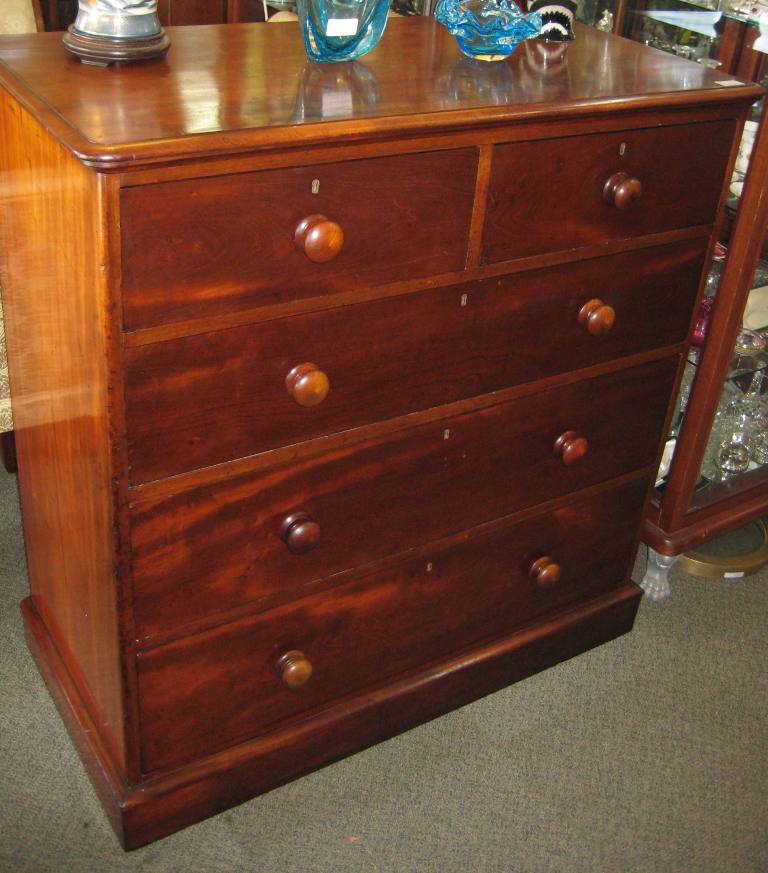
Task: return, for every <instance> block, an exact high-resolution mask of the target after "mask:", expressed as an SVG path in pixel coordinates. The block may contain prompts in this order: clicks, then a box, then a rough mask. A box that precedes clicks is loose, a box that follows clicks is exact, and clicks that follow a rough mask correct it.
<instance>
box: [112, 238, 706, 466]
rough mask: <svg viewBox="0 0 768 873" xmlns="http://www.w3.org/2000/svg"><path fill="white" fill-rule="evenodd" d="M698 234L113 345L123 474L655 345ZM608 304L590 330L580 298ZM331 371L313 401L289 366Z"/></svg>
mask: <svg viewBox="0 0 768 873" xmlns="http://www.w3.org/2000/svg"><path fill="white" fill-rule="evenodd" d="M704 250H705V242H703V241H701V240H696V241H693V242H686V243H682V244H677V245H671V246H660V247H657V248H653V249H649V250H645V251H640V252H629V253H624V254H621V255H616V256H613V257H608V258H596V259H593V260H590V261H584V262H582V263H579V264H574V265H563V266H561V267H555V268H550V269H547V270H536V271H533V272H530V273H525V274H519V275H516V276H511V277H505V278H503V279H492V280H486V281H484V282H476V283H473V284H466V285H459V286H455V287H451V288H439V289H436V290H432V291H424V292H420V293H418V294H409V295H407V296H405V297H397V298H393V299H387V300H382V301H377V302H374V303H366V304H360V305H357V306H347V307H343V308H341V309H336V310H332V311H329V312H321V313H316V314H313V315H305V316H299V317H296V318H290V319H283V320H280V321H277V322H272V323H269V324H264V325H256V326H252V325H250V326H246V327H238V328H233V329H231V330H226V331H219V332H216V333H209V334H202V335H199V336H193V337H185V338H183V339H179V340H174V341H171V342H166V343H159V344H157V345H151V346H143V347H137V348H133V349H129V350H128V351H127V353H126V402H127V427H128V444H129V456H130V464H131V478H132V480H133V481H134V482H137V483H138V482H147V481H151V480H153V479H161V478H164V477H165V476H170V475H173V474H176V473H181V472H184V471H187V470H191V469H194V468H198V467H204V466H208V465H212V464H216V463H220V462H222V461H226V460H230V459H232V458H237V457H243V456H246V455H250V454H255V453H257V452H262V451H264V450H267V449H271V448H274V447H276V446H280V445H285V444H291V443H296V442H300V441H302V440H306V439H310V438H312V437H316V436H320V435H322V434H327V433H333V432H338V431H342V430H346V429H348V428H351V427H356V426H359V425H364V424H368V423H370V422H373V421H377V420H381V419H386V418H391V417H393V416H397V415H402V414H404V413H408V412H414V411H418V410H421V409H427V408H429V407H432V406H437V405H439V404H444V403H449V402H451V401H455V400H460V399H462V398H465V397H470V396H472V395H476V394H483V393H486V392H489V391H496V390H498V389H500V388H505V387H507V386H510V385H515V384H518V383H521V382H528V381H532V380H535V379H538V378H541V377H543V376H551V375H553V374H555V373H559V372H563V371H567V370H574V369H578V368H579V367H585V366H589V365H590V364H594V363H597V362H600V361H605V360H609V359H611V358H615V357H619V356H620V355H626V354H634V353H637V352H642V351H644V350H646V349H650V348H653V347H654V346H663V345H667V344H671V343H676V342H680V341H682V340H683V339H685V334H686V331H687V329H688V325H689V322H690V315H691V311H692V306H693V300H694V297H695V294H696V289H697V286H698V279H699V274H700V271H701V266H702V263H703V258H704ZM596 295H599V296H600V298H601V299H602V300H603V302H604V304H606V305H608V306H611V307H612V308H613V309H614V310H615V312H616V321H615V323H614V325H613V327H612V328H611V330H610V331H609V332H608V333H605V334H601V335H593V334H591V333H590V332H589V331H588V330H587V328H586V326H582V325H581V324H580V321H579V312H580V309H581V307H582V306H584V304H585V303H586V302H587V301H588V300H590V298H594V297H595V296H596ZM305 362H310V363H313V364H315V365H316V366H317V367H318V368H319V369H320V370H322V371H323V372H324V373H325V374H326V375H327V377H328V379H329V380H330V386H331V387H330V391H329V393H328V395H327V396H326V397H325V399H324V400H323V401H322V402H321V403H319V404H318V405H316V406H310V407H307V406H301V405H300V404H299V403H297V402H296V400H295V399H294V398H293V397H292V396H291V395H290V394H289V392H288V391H287V390H286V376H287V374H289V373H290V372H291V370H292V369H293V368H294V367H295V366H296V365H297V364H302V363H305Z"/></svg>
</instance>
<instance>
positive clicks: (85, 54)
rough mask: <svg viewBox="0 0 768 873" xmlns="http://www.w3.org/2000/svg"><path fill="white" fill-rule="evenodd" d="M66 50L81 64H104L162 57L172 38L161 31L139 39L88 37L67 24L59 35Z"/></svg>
mask: <svg viewBox="0 0 768 873" xmlns="http://www.w3.org/2000/svg"><path fill="white" fill-rule="evenodd" d="M62 42H63V43H64V46H65V47H66V49H67V51H69V52H71V53H72V54H73V55H77V57H79V58H80V60H81V61H82V62H83V63H84V64H96V65H98V66H104V67H105V66H107V65H108V64H121V63H127V62H130V61H146V60H150V59H151V58H161V57H162V56H163V55H164V54H165V53H166V52H167V51H168V49H169V48H170V45H171V41H170V39H168V37H167V36H166V34H165V31H164V30H162V28H161V30H160V33H158V34H156V35H154V36H148V37H141V38H131V39H126V38H124V37H123V38H121V37H110V36H91V35H90V34H87V33H81V32H80V31H79V30H75V27H74V25H70V27H69V29H68V30H67V32H66V33H65V34H64V36H63V37H62Z"/></svg>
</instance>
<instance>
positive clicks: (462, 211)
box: [0, 19, 760, 848]
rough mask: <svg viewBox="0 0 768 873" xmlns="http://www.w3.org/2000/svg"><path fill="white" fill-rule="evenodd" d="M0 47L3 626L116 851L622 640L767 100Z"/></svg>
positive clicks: (228, 49)
mask: <svg viewBox="0 0 768 873" xmlns="http://www.w3.org/2000/svg"><path fill="white" fill-rule="evenodd" d="M170 36H171V39H172V48H171V51H170V53H169V55H168V57H167V58H166V59H165V60H164V61H161V62H157V63H150V64H145V65H135V66H131V67H124V68H110V69H97V68H92V67H86V66H81V65H79V64H78V63H77V62H76V61H75V60H73V59H72V58H70V57H69V56H67V55H66V52H65V51H64V50H63V48H62V46H61V45H60V41H59V37H58V35H56V34H43V35H38V36H32V37H16V38H6V39H3V40H0V61H1V63H2V65H1V66H0V80H1V81H2V84H3V86H4V91H3V92H2V104H1V111H2V125H1V127H0V161H1V162H2V164H1V166H2V183H1V184H2V224H3V237H2V281H3V293H4V302H5V307H6V321H7V329H8V344H9V357H10V366H11V379H12V393H13V397H14V416H15V419H16V423H17V442H18V458H19V467H20V474H19V482H20V490H21V498H22V512H23V517H24V529H25V536H26V543H27V550H28V561H29V575H30V588H31V597H30V598H29V599H28V600H26V601H25V603H24V604H23V612H24V616H25V620H26V623H27V629H28V637H29V641H30V647H31V649H32V652H33V654H34V655H35V657H36V658H37V661H38V663H39V666H40V669H41V671H42V673H43V675H44V676H45V678H46V681H47V682H48V684H49V687H50V689H51V691H52V693H53V694H54V696H55V698H56V699H57V701H58V703H59V706H60V709H61V711H62V714H63V716H64V718H65V720H66V721H67V724H68V726H69V729H70V732H71V733H72V736H73V739H74V740H75V742H76V743H77V745H78V747H79V748H80V751H81V753H82V755H83V758H84V760H85V762H86V764H87V767H88V770H89V773H90V775H91V778H92V780H93V782H94V785H95V787H96V789H97V791H98V793H99V795H100V797H101V799H102V801H103V803H104V806H105V808H106V810H107V813H108V814H109V816H110V819H111V821H112V823H113V824H114V826H115V828H116V830H117V832H118V834H119V836H120V837H121V839H122V841H123V844H124V845H125V846H126V847H128V848H131V847H135V846H137V845H141V844H142V843H145V842H148V841H150V840H152V839H156V838H157V837H159V836H162V835H164V834H167V833H170V832H172V831H173V830H176V829H178V828H180V827H183V826H184V825H186V824H189V823H191V822H194V821H196V820H199V819H201V818H203V817H205V816H207V815H211V814H213V813H214V812H217V811H219V810H221V809H224V808H226V807H227V806H230V805H232V804H235V803H239V802H241V801H243V800H245V799H247V798H249V797H252V796H254V795H256V794H258V793H260V792H262V791H265V790H268V789H269V788H272V787H274V786H276V785H279V784H281V783H283V782H286V781H288V780H290V779H292V778H294V777H296V776H298V775H301V774H302V773H306V772H308V771H309V770H311V769H313V768H317V767H319V766H322V765H324V764H327V763H329V762H331V761H333V760H336V759H338V758H340V757H342V756H344V755H347V754H350V753H351V752H353V751H355V750H358V749H360V748H363V747H365V746H367V745H370V744H372V743H375V742H378V741H380V740H382V739H384V738H386V737H389V736H392V735H393V734H395V733H397V732H399V731H402V730H405V729H407V728H408V727H410V726H413V725H415V724H418V723H420V722H422V721H424V720H426V719H428V718H431V717H433V716H436V715H439V714H440V713H443V712H445V711H447V710H449V709H451V708H453V707H456V706H459V705H461V704H464V703H467V702H468V701H471V700H473V699H476V698H477V697H479V696H481V695H484V694H487V693H489V692H491V691H493V690H495V689H497V688H499V687H501V686H503V685H505V684H508V683H510V682H514V681H516V680H518V679H521V678H524V677H525V676H528V675H530V674H531V673H533V672H535V671H537V670H541V669H544V668H546V667H548V666H551V665H553V664H555V663H557V662H558V661H560V660H562V659H564V658H568V657H571V656H573V655H575V654H578V653H580V652H583V651H585V650H587V649H589V648H590V647H592V646H595V645H597V644H599V643H601V642H604V641H606V640H609V639H611V638H613V637H615V636H616V635H618V634H621V633H623V632H625V631H627V630H629V629H630V628H631V626H632V622H633V619H634V615H635V612H636V609H637V606H638V601H639V596H640V591H639V589H638V588H637V587H636V586H635V585H634V584H633V583H632V582H631V581H629V573H630V570H631V567H632V563H633V558H634V554H635V550H636V546H637V538H638V532H639V526H640V521H641V517H642V513H643V510H644V505H645V502H646V500H647V498H648V493H649V488H650V487H651V485H652V482H653V478H654V471H655V469H656V466H657V463H658V458H659V454H660V450H661V446H662V443H663V438H664V434H665V430H666V427H667V422H668V417H669V414H670V398H671V397H672V394H673V390H674V388H675V385H676V382H677V380H678V378H679V376H680V372H681V369H680V368H681V360H682V357H683V355H684V353H685V350H686V342H687V336H688V333H689V330H690V325H691V320H692V316H693V313H694V310H695V303H696V299H697V293H698V287H699V283H700V277H701V274H702V268H703V265H704V263H705V260H706V257H707V254H708V251H709V248H710V246H711V244H712V238H713V227H714V224H715V222H716V218H717V214H718V206H719V204H720V202H721V199H722V196H723V192H724V188H725V183H726V180H727V178H728V176H729V172H730V167H731V164H732V161H733V159H734V144H735V143H738V134H739V129H740V125H741V123H742V121H743V118H744V115H745V113H746V111H747V109H748V107H749V104H750V102H751V101H752V100H754V99H755V98H756V97H757V96H759V93H760V91H759V89H758V88H757V87H756V86H752V85H745V84H743V83H735V84H733V83H732V84H731V87H725V86H723V85H722V83H721V81H720V80H721V79H722V78H723V77H722V76H720V77H718V75H717V74H716V73H713V72H712V71H710V70H706V69H704V68H703V67H699V66H697V65H696V64H691V63H688V62H684V61H680V60H678V59H676V58H671V57H666V56H662V55H661V54H660V53H658V52H653V51H648V50H646V49H644V48H643V47H641V46H638V45H636V44H634V43H629V42H626V41H624V40H620V39H616V38H613V37H611V36H607V35H605V34H602V33H598V32H596V31H590V30H587V29H581V30H580V31H579V33H578V39H577V41H576V42H575V43H573V44H572V45H569V46H548V45H546V44H540V43H530V44H528V45H525V46H523V47H521V49H519V50H518V52H516V53H515V55H513V57H512V59H511V60H510V61H509V62H508V63H506V62H505V63H501V64H491V65H488V66H487V68H484V67H483V66H482V65H478V64H468V63H467V62H466V61H465V60H463V59H462V58H461V56H460V55H459V53H458V50H457V48H456V46H455V44H454V42H453V40H452V38H451V37H450V36H449V35H448V34H447V33H446V32H445V31H444V30H442V29H441V28H440V27H439V26H438V25H436V24H434V23H433V22H431V21H429V20H426V19H412V20H397V21H393V22H392V23H391V24H390V27H389V29H388V30H387V33H386V34H385V36H384V38H383V40H382V43H381V44H380V46H379V47H378V48H377V49H376V50H375V51H374V52H372V53H371V54H370V55H369V56H367V57H366V58H364V59H363V61H361V62H358V63H355V64H345V65H340V66H337V67H334V66H330V65H329V66H327V67H326V66H314V65H312V64H309V63H308V62H305V60H304V57H303V49H302V46H301V42H300V39H299V35H298V32H297V31H295V30H294V28H292V27H287V28H286V27H285V26H262V25H253V26H243V27H231V28H226V27H220V28H189V29H186V28H180V29H177V30H173V29H171V31H170Z"/></svg>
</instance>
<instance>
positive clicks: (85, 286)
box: [0, 92, 129, 767]
mask: <svg viewBox="0 0 768 873" xmlns="http://www.w3.org/2000/svg"><path fill="white" fill-rule="evenodd" d="M0 112H1V113H2V115H1V121H2V123H0V162H1V166H2V172H3V180H4V186H5V188H4V191H3V194H4V196H3V199H2V201H1V202H2V209H3V215H2V226H3V230H2V257H0V269H1V270H2V285H3V308H4V311H5V319H6V328H7V340H8V357H9V365H10V375H11V393H12V397H13V409H14V421H15V430H16V446H17V454H18V461H19V489H20V495H21V506H22V513H23V518H24V535H25V541H26V547H27V563H28V568H29V582H30V589H31V592H32V597H33V600H34V603H35V607H36V609H37V611H38V613H39V614H40V616H41V618H42V620H43V621H44V622H45V624H46V626H47V628H48V632H49V633H50V635H51V637H52V638H53V640H54V641H55V644H56V646H57V648H58V649H59V651H60V652H61V656H62V658H63V659H64V661H65V662H66V665H67V669H68V670H69V671H70V672H71V674H72V678H73V680H74V682H75V684H76V685H77V687H78V690H79V693H80V695H81V696H82V698H83V701H84V703H85V706H86V707H87V708H88V709H89V711H90V713H91V716H92V718H93V721H94V723H95V725H96V727H97V729H98V730H99V732H100V734H101V738H102V741H103V742H104V743H105V745H106V746H107V747H108V748H109V751H110V754H112V755H113V756H114V758H115V761H116V763H117V764H118V766H120V767H125V766H127V765H128V764H129V750H128V749H127V748H126V744H125V738H124V737H125V716H126V713H125V711H124V708H123V691H122V675H121V674H122V671H123V663H122V660H121V653H120V650H119V640H120V637H121V619H120V616H119V614H118V608H117V592H116V587H115V584H114V574H113V559H114V555H115V550H116V543H115V539H114V535H113V525H114V503H113V500H114V495H113V494H112V491H111V484H110V483H111V477H112V461H111V455H110V444H109V438H108V437H109V432H108V418H109V404H110V401H109V396H108V382H109V380H108V372H107V363H106V355H105V353H104V349H105V348H106V345H107V334H108V331H109V328H108V324H107V321H106V318H107V316H106V313H107V309H108V305H109V302H108V301H109V289H108V286H107V282H106V280H105V276H104V274H103V272H102V269H101V263H102V262H103V259H104V257H105V245H106V243H105V236H104V227H103V221H104V214H103V208H104V207H103V191H102V188H101V185H100V180H99V178H98V177H97V176H96V175H95V174H94V173H93V172H92V171H89V170H88V169H86V168H84V167H83V166H82V165H81V164H80V163H79V162H78V161H77V160H75V159H74V158H73V157H72V156H71V155H70V154H68V153H67V152H66V151H64V149H62V148H61V146H59V145H58V143H56V142H55V141H53V140H51V139H50V138H49V137H46V136H45V134H44V131H43V130H42V129H41V128H40V126H39V125H38V124H37V122H36V121H34V120H33V119H32V118H30V117H29V115H28V114H27V113H26V112H25V111H24V110H23V109H21V107H19V105H18V104H16V103H14V102H13V101H12V100H11V99H10V98H9V97H8V95H7V94H5V93H4V92H3V93H2V94H0ZM96 350H101V354H99V353H95V352H96ZM92 352H94V353H93V354H92Z"/></svg>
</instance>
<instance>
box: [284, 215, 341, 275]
mask: <svg viewBox="0 0 768 873" xmlns="http://www.w3.org/2000/svg"><path fill="white" fill-rule="evenodd" d="M293 242H294V245H295V246H296V248H297V249H299V251H302V252H304V254H305V255H306V256H307V257H308V258H309V260H310V261H314V262H315V263H316V264H323V263H325V262H326V261H332V260H333V259H334V258H335V257H336V255H338V253H339V252H340V251H341V249H342V247H343V245H344V231H343V230H342V229H341V227H340V226H339V225H338V224H336V222H335V221H331V220H330V219H329V218H326V216H325V215H320V214H319V213H318V214H315V215H308V216H307V217H306V218H302V220H301V221H300V222H299V223H298V224H297V225H296V230H295V231H294V234H293Z"/></svg>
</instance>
